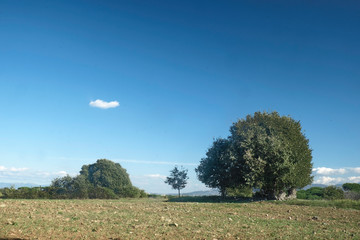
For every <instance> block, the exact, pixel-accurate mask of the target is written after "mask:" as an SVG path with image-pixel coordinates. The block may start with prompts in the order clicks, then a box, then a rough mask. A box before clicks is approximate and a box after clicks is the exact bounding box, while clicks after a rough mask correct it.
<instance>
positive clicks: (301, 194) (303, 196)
mask: <svg viewBox="0 0 360 240" xmlns="http://www.w3.org/2000/svg"><path fill="white" fill-rule="evenodd" d="M296 198H298V199H306V198H307V195H306V191H305V190H299V191H297V193H296Z"/></svg>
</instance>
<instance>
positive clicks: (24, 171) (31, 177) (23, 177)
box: [0, 166, 68, 185]
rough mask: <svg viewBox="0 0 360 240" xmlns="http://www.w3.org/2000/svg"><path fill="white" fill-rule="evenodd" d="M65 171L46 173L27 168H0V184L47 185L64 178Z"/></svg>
mask: <svg viewBox="0 0 360 240" xmlns="http://www.w3.org/2000/svg"><path fill="white" fill-rule="evenodd" d="M67 174H68V173H67V172H65V171H57V172H48V171H40V170H34V169H29V168H14V167H5V166H0V182H8V183H33V184H41V185H43V184H44V185H48V184H50V182H51V181H52V180H53V179H54V178H57V177H63V176H66V175H67Z"/></svg>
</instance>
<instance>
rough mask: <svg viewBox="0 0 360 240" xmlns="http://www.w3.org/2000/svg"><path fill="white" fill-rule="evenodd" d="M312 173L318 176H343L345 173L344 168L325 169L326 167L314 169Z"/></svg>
mask: <svg viewBox="0 0 360 240" xmlns="http://www.w3.org/2000/svg"><path fill="white" fill-rule="evenodd" d="M313 171H314V172H315V173H316V174H319V175H334V174H345V173H346V172H347V171H346V169H344V168H338V169H336V168H327V167H319V168H314V169H313Z"/></svg>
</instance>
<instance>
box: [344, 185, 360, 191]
mask: <svg viewBox="0 0 360 240" xmlns="http://www.w3.org/2000/svg"><path fill="white" fill-rule="evenodd" d="M342 187H343V189H344V190H345V191H351V192H358V193H360V184H359V183H344V184H343V185H342Z"/></svg>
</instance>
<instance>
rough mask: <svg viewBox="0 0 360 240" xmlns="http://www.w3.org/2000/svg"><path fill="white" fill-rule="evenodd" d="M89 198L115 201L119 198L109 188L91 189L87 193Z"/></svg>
mask: <svg viewBox="0 0 360 240" xmlns="http://www.w3.org/2000/svg"><path fill="white" fill-rule="evenodd" d="M89 198H99V199H117V198H119V197H118V196H117V195H116V194H115V193H114V191H113V190H111V189H110V188H106V187H92V188H91V189H90V191H89Z"/></svg>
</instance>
